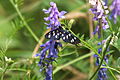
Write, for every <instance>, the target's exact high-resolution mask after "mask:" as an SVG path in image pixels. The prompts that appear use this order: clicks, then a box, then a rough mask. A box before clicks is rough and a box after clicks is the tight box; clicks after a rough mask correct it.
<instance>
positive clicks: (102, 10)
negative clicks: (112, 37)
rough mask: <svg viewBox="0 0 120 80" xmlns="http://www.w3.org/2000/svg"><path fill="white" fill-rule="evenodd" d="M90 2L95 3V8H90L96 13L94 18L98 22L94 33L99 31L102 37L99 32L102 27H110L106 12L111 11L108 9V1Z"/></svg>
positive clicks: (104, 28) (90, 0)
mask: <svg viewBox="0 0 120 80" xmlns="http://www.w3.org/2000/svg"><path fill="white" fill-rule="evenodd" d="M89 3H91V5H93V8H91V9H90V10H91V11H92V13H93V14H94V18H93V20H94V21H97V22H98V25H97V27H96V29H95V32H94V34H96V33H98V35H99V37H100V34H99V30H100V27H102V29H103V30H106V29H107V28H109V25H108V22H107V20H106V17H107V15H106V14H108V13H109V11H108V10H107V8H108V7H107V6H106V3H105V2H103V1H101V0H89ZM100 24H101V25H100Z"/></svg>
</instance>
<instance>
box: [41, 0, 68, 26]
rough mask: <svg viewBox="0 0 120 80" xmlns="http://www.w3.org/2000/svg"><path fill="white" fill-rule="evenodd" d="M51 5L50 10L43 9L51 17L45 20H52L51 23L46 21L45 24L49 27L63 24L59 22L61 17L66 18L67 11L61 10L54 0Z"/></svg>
mask: <svg viewBox="0 0 120 80" xmlns="http://www.w3.org/2000/svg"><path fill="white" fill-rule="evenodd" d="M50 6H51V7H50V8H49V9H48V10H46V9H43V11H44V12H45V13H46V14H49V17H45V18H44V20H45V21H50V23H45V24H46V25H47V26H48V28H54V27H58V26H61V24H60V22H59V18H65V17H64V14H65V13H66V11H61V12H59V11H58V8H57V6H56V4H55V3H54V2H50Z"/></svg>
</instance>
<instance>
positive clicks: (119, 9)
mask: <svg viewBox="0 0 120 80" xmlns="http://www.w3.org/2000/svg"><path fill="white" fill-rule="evenodd" d="M110 9H111V10H112V13H111V15H110V19H112V18H113V19H114V23H116V22H117V20H116V19H117V16H118V15H120V0H113V2H112V5H111V6H110Z"/></svg>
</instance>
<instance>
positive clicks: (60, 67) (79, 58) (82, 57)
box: [53, 53, 93, 74]
mask: <svg viewBox="0 0 120 80" xmlns="http://www.w3.org/2000/svg"><path fill="white" fill-rule="evenodd" d="M91 55H93V53H88V54H86V55H84V56H81V57H78V58H76V59H74V60H72V61H70V62H68V63H66V64H64V65H62V66H58V67H57V68H56V69H55V70H54V71H53V74H55V73H56V72H58V71H59V70H61V69H62V68H64V67H66V66H69V65H71V64H73V63H75V62H77V61H79V60H81V59H84V58H87V57H89V56H91Z"/></svg>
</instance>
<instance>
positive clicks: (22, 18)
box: [10, 0, 39, 42]
mask: <svg viewBox="0 0 120 80" xmlns="http://www.w3.org/2000/svg"><path fill="white" fill-rule="evenodd" d="M10 2H11V4H12V5H13V6H14V8H15V10H16V12H17V14H18V15H19V17H20V19H21V20H22V22H23V24H24V26H25V27H26V28H27V30H28V31H29V32H30V34H31V35H32V36H33V37H34V39H35V40H36V41H37V42H39V38H38V37H37V36H36V35H35V34H34V33H33V31H32V30H31V28H30V26H29V25H28V24H27V22H26V21H25V19H24V17H23V16H22V14H21V12H20V10H19V8H18V5H17V4H14V2H12V1H11V0H10Z"/></svg>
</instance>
